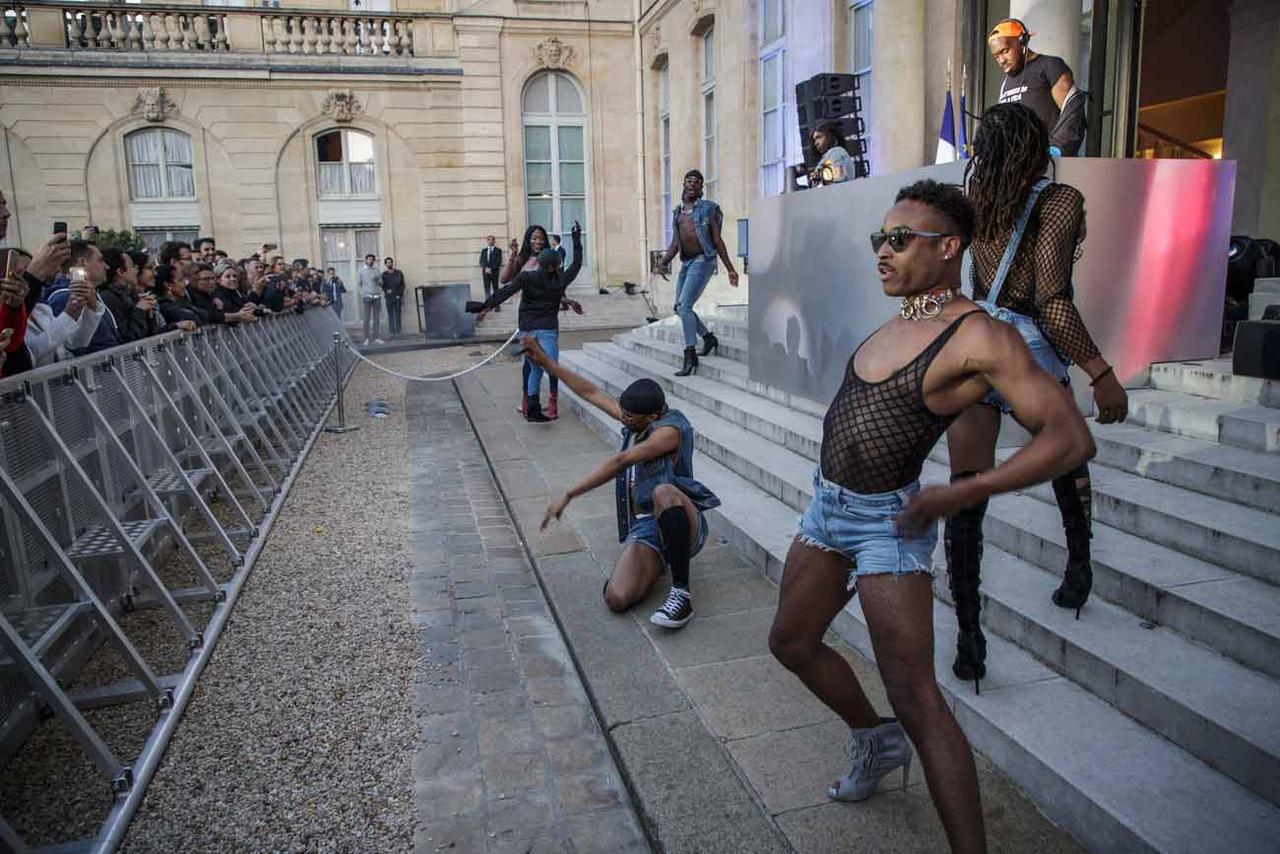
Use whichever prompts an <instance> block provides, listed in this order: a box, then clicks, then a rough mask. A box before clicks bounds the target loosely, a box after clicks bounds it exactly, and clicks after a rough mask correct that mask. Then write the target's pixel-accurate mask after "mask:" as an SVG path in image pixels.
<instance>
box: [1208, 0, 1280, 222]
mask: <svg viewBox="0 0 1280 854" xmlns="http://www.w3.org/2000/svg"><path fill="white" fill-rule="evenodd" d="M1230 14H1231V47H1230V51H1229V55H1228V63H1227V106H1226V115H1225V116H1224V117H1223V132H1222V136H1223V140H1222V156H1223V157H1224V158H1226V159H1227V160H1234V161H1236V194H1235V209H1234V219H1233V222H1232V230H1233V231H1235V232H1237V233H1240V234H1249V235H1252V236H1254V237H1269V238H1272V239H1277V238H1280V6H1277V4H1276V3H1275V2H1273V0H1233V2H1232V3H1231V11H1230ZM1269 164H1270V168H1268V165H1269Z"/></svg>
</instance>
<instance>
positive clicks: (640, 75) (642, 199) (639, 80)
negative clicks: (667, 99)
mask: <svg viewBox="0 0 1280 854" xmlns="http://www.w3.org/2000/svg"><path fill="white" fill-rule="evenodd" d="M641 2H642V0H634V9H635V23H634V25H633V26H632V39H631V41H632V44H633V45H634V51H635V55H636V189H637V190H638V191H639V192H637V193H636V196H637V198H638V202H637V209H638V210H639V212H640V237H639V240H640V276H639V278H640V286H641V287H642V288H645V289H648V287H649V217H648V213H649V210H648V208H649V205H648V201H647V197H646V195H645V171H646V170H645V151H644V56H643V54H642V53H641V51H640V15H641V11H640V6H641ZM656 301H657V300H655V302H656Z"/></svg>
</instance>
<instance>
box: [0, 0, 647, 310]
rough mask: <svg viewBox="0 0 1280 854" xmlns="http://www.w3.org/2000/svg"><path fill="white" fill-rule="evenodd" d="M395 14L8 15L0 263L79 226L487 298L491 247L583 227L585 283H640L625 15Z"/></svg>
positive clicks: (622, 5) (433, 6) (521, 3)
mask: <svg viewBox="0 0 1280 854" xmlns="http://www.w3.org/2000/svg"><path fill="white" fill-rule="evenodd" d="M395 5H396V8H395V9H392V10H388V11H385V12H376V13H375V12H356V11H351V10H349V9H348V8H347V7H346V6H345V4H339V3H337V2H334V1H333V0H329V2H310V3H306V4H301V5H300V6H296V7H293V8H291V9H290V10H288V11H285V10H280V9H258V8H237V7H226V6H199V5H173V4H166V5H164V6H152V5H150V4H139V5H134V4H130V5H128V6H121V5H116V6H105V5H95V4H82V3H65V2H64V3H53V2H42V1H41V0H35V2H27V3H20V4H18V5H17V6H15V7H14V8H12V9H11V10H9V11H7V12H6V13H4V14H5V19H4V26H3V27H0V131H2V133H3V140H0V188H2V189H3V190H4V192H5V195H6V196H7V197H8V199H9V202H10V208H11V209H12V211H13V219H12V221H11V224H10V233H9V242H10V243H11V244H14V245H27V246H32V245H35V244H37V243H38V242H39V241H40V240H41V239H42V237H43V235H45V234H47V233H48V231H49V229H50V227H51V224H52V223H53V222H55V221H65V222H67V223H68V224H70V226H71V227H72V228H73V229H74V228H79V227H80V226H82V225H85V224H88V223H93V224H96V225H98V226H99V227H101V228H126V227H132V228H136V229H139V230H140V231H142V233H143V234H144V236H145V237H146V239H147V240H148V241H149V242H159V241H160V240H162V239H164V238H166V237H179V238H193V237H195V236H196V235H197V234H198V235H212V236H213V237H214V238H215V239H216V240H217V242H218V244H219V246H220V247H223V248H225V249H227V250H228V251H229V252H230V253H231V254H232V255H241V254H247V253H249V252H250V251H253V250H254V249H255V248H256V247H258V246H260V245H261V244H263V243H277V244H278V245H279V247H280V249H281V251H282V252H283V253H284V255H285V256H286V257H288V258H295V257H305V258H308V259H311V260H312V261H313V262H314V261H316V260H320V261H324V262H326V263H334V265H335V266H338V267H339V268H342V267H343V266H344V264H345V265H346V266H347V268H348V269H354V268H353V267H352V266H351V265H353V264H354V263H355V262H356V259H358V257H359V256H361V255H363V254H365V252H373V253H374V254H376V255H377V256H378V257H379V259H381V258H382V257H384V256H388V255H390V256H394V257H395V258H396V259H397V262H398V264H399V266H400V267H401V268H402V269H404V270H406V271H407V273H408V275H409V277H410V281H411V284H422V283H431V282H457V281H467V282H474V283H475V284H476V285H477V286H478V283H479V278H480V277H479V269H478V266H477V265H478V262H477V257H478V253H479V250H480V248H481V246H482V245H483V242H484V238H485V236H486V235H488V234H495V235H497V236H498V237H499V238H500V239H502V240H503V242H504V243H505V240H506V238H508V237H519V236H520V235H521V234H522V233H523V230H524V228H525V226H526V224H527V223H528V222H529V217H530V215H533V216H536V217H538V221H539V223H540V224H543V225H545V226H546V227H547V228H548V229H549V230H552V231H563V232H564V233H565V234H566V242H567V232H568V230H569V228H570V226H571V224H572V220H573V219H575V218H577V219H580V220H581V222H582V225H583V228H584V230H585V232H586V235H587V241H588V244H587V245H588V259H589V265H588V268H587V271H586V272H585V274H584V278H583V281H584V283H592V282H597V283H606V282H607V283H619V282H620V281H621V280H622V279H624V278H634V277H635V275H636V273H637V271H638V269H639V266H640V260H639V251H638V249H636V247H635V235H636V234H637V232H638V231H639V222H638V220H639V212H638V209H637V208H636V206H635V204H634V202H633V200H634V198H635V196H636V192H637V189H636V184H637V172H636V169H635V168H634V166H633V164H634V151H635V145H634V140H635V133H634V128H635V124H636V119H635V113H636V105H635V102H634V74H633V70H632V63H630V62H627V61H618V60H619V58H620V57H622V58H625V57H627V56H630V55H631V54H632V49H633V48H632V42H633V33H634V28H633V26H632V18H631V7H630V4H629V3H628V2H626V0H606V2H596V3H593V4H592V7H591V9H590V12H591V20H588V19H587V16H586V14H585V10H584V7H583V6H582V4H574V3H568V2H556V0H507V2H481V3H473V4H461V5H468V9H467V11H466V12H465V13H460V12H457V11H455V10H454V7H455V6H456V5H460V4H456V3H455V2H454V0H411V2H398V3H396V4H395ZM526 153H527V154H528V155H529V156H528V157H527V158H526Z"/></svg>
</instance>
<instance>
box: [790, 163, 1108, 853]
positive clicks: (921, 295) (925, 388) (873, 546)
mask: <svg viewBox="0 0 1280 854" xmlns="http://www.w3.org/2000/svg"><path fill="white" fill-rule="evenodd" d="M972 236H973V209H972V207H971V206H970V205H969V202H968V200H967V199H966V198H965V196H964V193H963V192H961V190H960V188H958V187H954V186H950V185H944V184H938V183H936V182H933V181H921V182H918V183H916V184H913V185H911V186H910V187H906V188H904V189H903V190H901V191H900V192H899V193H898V197H897V202H896V204H894V206H893V208H891V209H890V210H889V213H888V214H886V216H885V219H884V225H883V228H882V230H881V231H878V232H876V233H875V234H873V235H872V236H871V243H872V246H873V248H874V249H875V250H876V253H877V260H878V265H877V271H878V273H879V277H880V281H881V285H882V286H883V288H884V292H885V293H886V294H887V295H889V296H891V297H897V298H901V299H902V306H901V312H900V316H898V317H895V318H893V319H892V320H890V321H889V322H888V323H886V324H884V325H883V326H881V327H880V329H878V330H876V332H874V333H872V335H871V336H870V337H869V338H868V339H867V340H866V341H864V342H863V343H862V346H860V347H859V348H858V349H857V350H856V351H855V352H854V354H853V356H852V357H851V358H850V359H849V363H848V366H847V368H846V370H845V378H844V383H843V384H842V385H841V387H840V390H839V391H838V392H837V393H836V397H835V399H834V400H833V401H832V403H831V406H830V408H829V409H828V411H827V415H826V418H825V419H824V422H823V435H822V452H821V464H820V465H821V467H820V469H819V470H818V472H817V474H816V475H815V478H814V497H813V501H812V503H811V504H810V505H809V509H808V510H807V511H806V512H805V514H804V517H803V519H802V521H801V524H800V531H799V533H798V534H797V536H796V538H795V541H794V542H793V543H792V545H791V550H790V551H789V552H788V554H787V561H786V566H785V567H784V569H783V576H782V589H781V591H780V593H779V597H778V612H777V614H776V616H775V617H774V623H773V628H772V629H771V631H770V633H769V648H770V650H771V651H772V652H773V654H774V656H775V657H777V659H778V660H779V661H780V662H782V664H783V665H785V666H786V667H787V668H788V669H789V670H791V671H792V672H793V673H795V674H796V675H797V676H799V677H800V679H801V681H802V682H804V684H805V686H806V687H807V688H808V689H809V690H810V691H812V692H813V693H814V694H815V695H816V696H817V697H818V699H820V700H822V702H824V703H826V704H827V705H828V706H829V707H830V708H831V709H832V710H833V711H834V712H835V713H836V714H838V715H839V716H840V717H841V718H842V719H843V720H844V721H845V723H847V724H848V725H849V728H850V730H851V737H852V745H851V749H850V758H851V759H852V767H851V770H850V771H849V773H848V774H846V775H844V776H843V777H841V778H840V779H839V780H836V781H835V782H833V783H832V784H831V786H830V788H829V789H828V790H827V795H828V797H831V798H832V799H835V800H844V801H857V800H863V799H865V798H867V797H870V795H871V794H872V793H873V792H874V791H875V788H876V784H877V783H878V782H879V780H880V778H882V777H884V776H885V775H886V774H888V773H889V772H891V771H893V770H895V769H899V768H901V769H903V780H904V784H905V780H906V772H907V770H908V769H909V767H910V762H911V757H912V750H911V745H910V744H908V738H909V739H910V742H911V744H914V745H915V749H916V750H918V751H919V753H920V760H921V763H922V764H923V765H924V774H925V779H926V780H927V782H928V784H929V792H930V794H931V795H932V796H933V801H934V804H935V806H936V807H937V810H938V814H939V816H940V818H941V819H942V826H943V828H944V829H945V831H946V834H947V839H948V841H949V842H950V844H951V848H952V850H953V851H964V852H973V851H985V850H986V839H985V834H984V831H983V826H982V809H981V805H980V802H979V797H978V777H977V773H976V771H975V769H974V763H973V753H972V751H971V750H970V748H969V743H968V742H967V741H966V740H965V737H964V733H963V732H961V730H960V727H959V726H958V725H957V724H956V721H955V718H954V717H952V714H951V710H950V709H949V708H948V706H947V703H946V701H945V700H944V699H943V697H942V692H941V691H940V690H939V689H938V684H937V681H936V679H935V677H934V671H933V587H932V575H933V572H932V565H931V556H932V553H933V550H934V546H935V545H936V543H937V536H938V535H937V523H938V520H939V519H940V518H942V517H945V516H949V515H952V514H954V513H956V512H958V511H959V510H961V509H962V508H965V507H970V506H972V505H974V504H977V503H979V502H982V501H985V500H987V498H989V497H990V496H992V495H996V494H999V493H1003V492H1010V491H1013V490H1016V489H1024V488H1026V487H1028V486H1030V485H1032V484H1034V483H1039V482H1042V481H1046V480H1050V479H1052V478H1053V477H1055V476H1057V475H1058V474H1060V473H1062V472H1063V471H1066V470H1069V469H1071V468H1073V467H1075V466H1077V465H1079V464H1080V463H1082V462H1084V461H1085V460H1087V459H1089V458H1090V457H1091V456H1092V455H1093V452H1094V447H1093V440H1092V438H1091V437H1090V435H1089V430H1088V428H1087V427H1086V426H1085V424H1084V421H1083V420H1082V419H1081V418H1080V415H1079V413H1078V412H1076V409H1075V407H1074V406H1073V405H1072V403H1071V401H1070V399H1069V398H1068V397H1067V396H1066V395H1065V394H1063V392H1062V389H1061V387H1059V386H1058V384H1057V383H1056V382H1055V381H1054V379H1053V377H1051V376H1050V375H1049V374H1048V373H1046V372H1045V371H1044V370H1043V369H1041V368H1040V367H1039V366H1037V365H1036V363H1035V361H1034V360H1033V359H1032V356H1031V353H1030V352H1029V351H1028V349H1027V346H1026V344H1024V343H1023V340H1022V338H1021V336H1020V335H1019V334H1018V332H1017V331H1016V330H1015V329H1014V328H1013V327H1012V326H1009V325H1008V324H1005V323H1001V322H999V321H996V320H994V319H992V318H991V317H990V316H988V315H987V314H986V313H985V312H983V311H982V310H981V309H980V308H978V307H977V306H976V305H975V304H974V303H973V302H971V301H970V300H968V299H966V298H965V297H964V296H963V295H962V294H961V293H960V258H961V254H962V253H963V252H964V248H965V247H966V246H967V245H968V243H969V241H970V240H971V239H972ZM992 390H996V391H998V392H1000V394H1002V395H1003V396H1004V397H1005V398H1006V399H1007V400H1009V401H1010V402H1011V403H1014V404H1015V405H1016V406H1017V408H1018V412H1019V413H1020V415H1021V416H1022V418H1023V421H1024V423H1025V424H1026V425H1027V427H1028V428H1029V429H1030V430H1031V432H1032V434H1033V435H1032V439H1031V441H1030V442H1028V443H1027V444H1026V445H1025V446H1024V447H1023V448H1022V449H1021V450H1019V451H1018V452H1017V453H1016V454H1014V455H1013V456H1012V457H1010V458H1009V460H1008V461H1007V462H1005V463H1003V464H1001V465H999V466H996V467H995V468H992V469H990V470H988V471H985V472H983V473H982V474H980V475H978V476H977V477H974V478H968V479H966V480H963V481H960V482H957V483H953V484H948V485H938V486H929V487H925V488H923V489H921V488H920V486H919V483H918V480H917V479H918V478H919V476H920V470H921V467H922V466H923V463H924V460H925V458H926V457H927V456H928V454H929V450H930V449H931V448H932V447H933V445H934V444H935V443H936V442H937V440H938V439H939V437H941V435H942V433H943V432H944V431H945V430H946V428H947V425H948V424H949V423H950V422H951V420H952V419H953V418H955V416H956V415H957V414H959V413H960V412H963V411H964V410H965V409H967V408H969V407H970V406H973V405H974V404H976V403H977V402H978V401H980V400H982V399H983V398H985V397H986V396H987V394H989V393H990V392H991V391H992ZM855 593H858V594H860V595H861V597H862V612H863V614H865V615H866V620H867V629H868V631H869V632H870V635H871V643H872V647H873V648H874V650H875V656H876V663H877V665H878V666H879V668H880V675H881V677H882V678H883V680H884V685H885V689H886V692H887V694H888V696H889V703H890V705H892V706H893V712H894V714H895V715H896V717H890V718H883V717H881V716H880V714H879V713H878V712H877V711H876V709H875V708H874V707H873V706H872V705H871V702H870V701H869V700H868V699H867V696H866V694H865V693H864V692H863V690H862V687H861V686H860V685H859V684H858V680H857V677H856V676H854V673H853V670H852V669H851V668H850V667H849V664H848V662H847V661H845V660H844V659H843V658H842V657H841V656H840V654H839V653H837V652H836V651H835V650H833V649H832V648H831V647H829V646H827V645H826V644H824V643H823V642H822V639H823V635H824V634H825V633H826V631H827V628H828V627H829V626H830V625H831V621H832V620H833V619H834V618H835V616H836V615H837V614H839V613H840V611H841V610H842V609H843V608H844V606H845V604H846V603H848V601H849V600H850V598H852V597H853V595H854V594H855Z"/></svg>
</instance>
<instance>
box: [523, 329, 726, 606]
mask: <svg viewBox="0 0 1280 854" xmlns="http://www.w3.org/2000/svg"><path fill="white" fill-rule="evenodd" d="M525 346H526V348H527V350H526V352H527V354H528V356H529V358H530V359H532V360H533V361H534V362H536V363H537V364H538V365H540V366H541V367H542V368H544V369H546V370H547V371H548V372H549V373H551V374H552V375H554V376H557V377H559V378H560V379H561V380H563V381H564V383H565V384H566V385H568V386H569V388H571V389H573V392H574V394H576V395H578V396H579V397H581V398H582V399H583V400H585V401H587V402H588V403H590V404H591V405H593V406H595V407H597V408H598V409H600V410H601V411H603V412H604V413H605V414H607V415H608V416H610V417H611V418H613V419H614V420H616V421H619V422H621V423H622V448H621V449H620V450H619V451H618V453H616V454H614V455H612V456H610V457H607V458H606V459H604V460H602V461H601V462H600V464H599V465H597V466H596V467H595V468H594V469H592V470H591V473H590V474H588V475H587V476H586V477H585V478H583V479H582V480H581V481H580V482H579V483H577V484H575V485H574V486H573V487H571V488H570V489H569V491H568V492H566V493H565V494H564V495H562V496H560V498H558V499H556V500H555V501H553V502H552V503H551V504H550V506H548V507H547V512H546V515H545V516H544V517H543V519H542V528H543V529H544V530H545V529H546V527H547V525H549V524H550V523H551V520H552V519H559V518H560V514H562V513H563V512H564V510H565V508H566V507H568V506H569V502H570V501H572V500H573V499H574V498H577V497H578V496H579V495H584V494H586V493H588V492H590V491H591V490H593V489H595V488H596V487H597V486H603V485H604V484H606V483H608V482H609V481H611V480H612V481H614V490H615V493H616V498H617V504H618V507H617V510H618V541H619V542H621V543H624V544H625V546H624V547H623V549H622V554H621V555H619V556H618V562H617V563H616V564H614V567H613V573H612V574H611V575H610V576H609V580H608V581H606V582H605V585H604V601H605V604H606V605H608V606H609V610H611V611H625V610H627V609H628V608H630V607H631V606H632V605H634V604H636V603H637V602H640V601H641V600H643V599H644V597H645V596H646V595H648V593H649V588H650V587H652V586H653V584H654V582H656V581H657V580H658V579H659V578H661V577H662V575H663V573H664V572H665V571H666V570H668V569H669V570H670V571H671V589H670V591H669V592H668V593H667V599H666V601H665V602H663V604H662V605H661V607H659V608H658V610H657V611H655V612H654V613H653V616H651V617H650V618H649V622H651V623H653V624H654V625H658V626H663V627H665V628H668V629H678V628H681V627H682V626H684V625H685V624H686V623H688V622H689V620H691V619H692V618H693V596H692V594H691V592H690V590H689V563H690V561H691V560H692V559H693V557H694V556H695V555H697V554H698V552H700V551H701V550H702V547H703V545H704V544H705V543H706V541H707V519H706V516H705V515H703V511H706V510H710V509H711V508H713V507H719V506H720V499H719V498H717V497H716V496H715V494H714V493H712V492H711V490H709V489H707V487H705V486H703V485H702V484H701V483H699V482H698V481H697V480H694V477H693V426H692V425H691V424H690V423H689V419H687V418H685V417H684V415H683V414H682V413H681V412H680V411H679V410H676V409H671V408H669V407H668V406H667V401H666V396H665V395H664V394H663V393H662V387H661V386H659V385H658V384H657V383H656V382H654V381H653V380H651V379H640V380H636V381H635V382H633V383H632V384H631V385H629V386H627V388H626V389H625V390H624V391H623V392H622V395H621V396H620V397H619V398H618V399H617V400H614V399H613V398H612V397H609V395H607V394H605V393H604V392H603V391H601V390H600V389H599V388H597V387H596V386H595V385H594V384H593V383H592V382H591V381H590V380H588V379H586V378H585V377H582V376H579V375H578V374H575V373H574V372H573V371H570V370H569V369H568V368H566V367H564V366H563V365H561V364H559V363H557V362H555V361H553V360H551V359H550V358H548V356H547V354H546V353H544V352H543V351H542V349H541V348H540V347H539V346H538V342H537V341H536V340H535V339H532V338H530V339H526V340H525Z"/></svg>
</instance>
